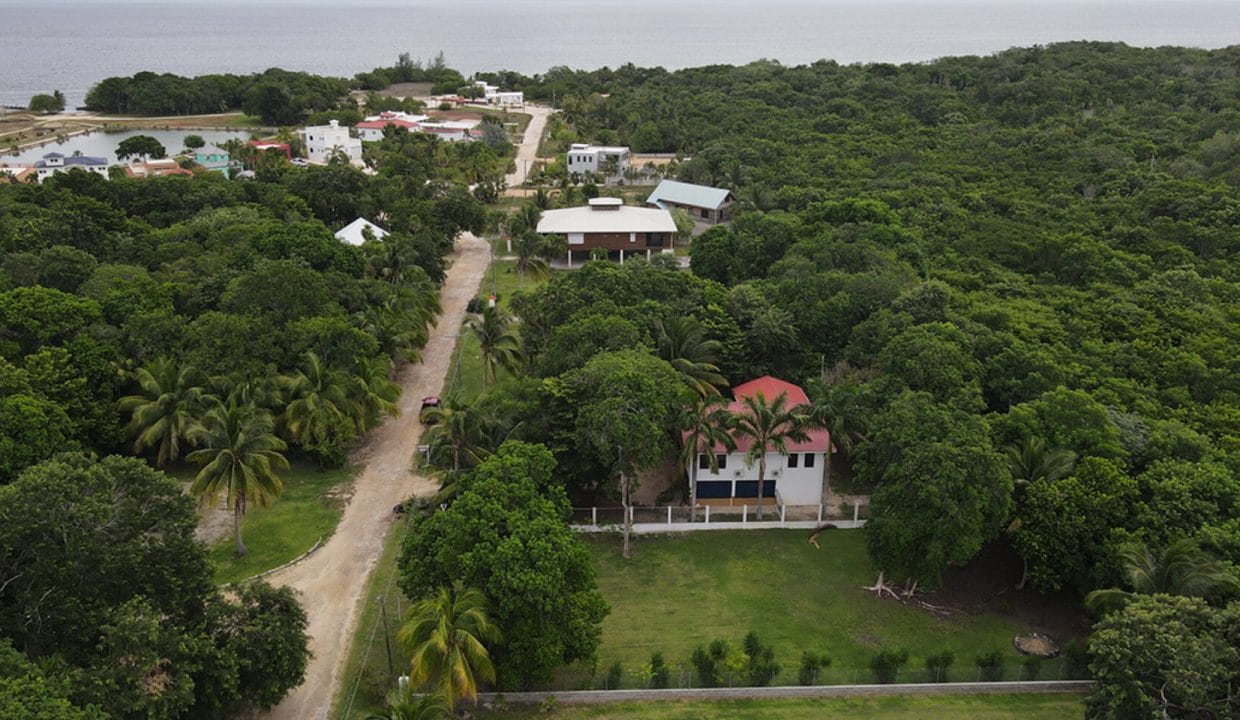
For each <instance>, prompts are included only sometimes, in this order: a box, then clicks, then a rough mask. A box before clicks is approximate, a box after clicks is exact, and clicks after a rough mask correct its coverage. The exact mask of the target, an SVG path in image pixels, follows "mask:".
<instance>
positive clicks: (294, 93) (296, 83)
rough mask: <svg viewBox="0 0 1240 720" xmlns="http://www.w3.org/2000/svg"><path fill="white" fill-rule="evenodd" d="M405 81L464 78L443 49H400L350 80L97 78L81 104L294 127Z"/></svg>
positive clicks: (444, 83) (284, 74) (448, 86)
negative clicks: (390, 60) (427, 56)
mask: <svg viewBox="0 0 1240 720" xmlns="http://www.w3.org/2000/svg"><path fill="white" fill-rule="evenodd" d="M411 82H425V83H430V84H431V85H432V91H433V92H435V93H452V92H456V90H457V89H458V88H460V87H461V86H462V85H464V84H465V79H464V78H463V77H462V76H461V74H460V72H458V71H456V70H453V69H452V68H450V67H448V66H447V65H446V64H445V62H444V58H443V53H440V54H439V55H437V56H436V57H435V58H433V59H432V60H431V61H430V62H429V63H427V64H426V65H425V66H423V64H422V61H421V60H414V59H411V58H410V57H409V54H408V53H402V54H401V55H400V57H399V58H398V60H397V62H396V64H395V65H393V66H391V67H381V68H375V69H374V70H371V71H370V72H364V73H358V74H357V76H356V77H354V78H353V79H352V80H345V79H343V78H333V77H325V76H322V75H313V74H310V73H306V72H293V71H289V70H281V69H280V68H271V69H270V70H265V71H263V72H261V73H254V74H251V75H227V74H220V75H200V76H198V77H193V78H187V77H182V76H180V75H174V74H172V73H154V72H150V71H145V72H140V73H136V74H135V75H133V76H132V77H110V78H105V79H104V80H101V81H100V82H99V83H97V84H96V85H95V86H94V87H92V88H91V89H90V92H89V93H87V95H86V108H87V109H88V110H94V111H96V112H106V113H117V114H122V115H156V116H158V115H201V114H210V113H222V112H228V111H230V110H241V111H243V112H245V113H246V114H248V115H253V116H255V117H258V118H260V119H262V121H263V122H264V123H267V124H269V125H295V124H297V123H300V122H304V121H306V119H307V118H308V117H311V116H314V115H316V114H318V115H322V114H323V113H326V112H328V111H332V110H343V109H354V110H355V109H356V108H357V103H356V102H354V101H353V100H351V99H349V98H348V97H347V96H348V94H349V91H350V90H351V89H364V90H383V89H385V88H387V87H388V86H389V85H391V84H393V83H411ZM374 109H375V108H372V110H374ZM354 122H356V120H355V121H354Z"/></svg>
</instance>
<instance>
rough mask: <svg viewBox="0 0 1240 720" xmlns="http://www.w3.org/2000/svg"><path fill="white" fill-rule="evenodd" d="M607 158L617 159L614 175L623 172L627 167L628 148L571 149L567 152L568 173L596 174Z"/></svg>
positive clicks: (589, 147)
mask: <svg viewBox="0 0 1240 720" xmlns="http://www.w3.org/2000/svg"><path fill="white" fill-rule="evenodd" d="M608 157H615V158H617V163H616V174H620V173H622V172H624V169H625V168H627V167H628V166H629V150H628V148H623V149H621V148H596V147H593V146H588V147H584V148H582V147H573V148H570V149H569V151H568V172H569V173H570V174H571V173H596V172H598V171H599V165H601V164H602V163H603V162H605V161H606V159H607V158H608Z"/></svg>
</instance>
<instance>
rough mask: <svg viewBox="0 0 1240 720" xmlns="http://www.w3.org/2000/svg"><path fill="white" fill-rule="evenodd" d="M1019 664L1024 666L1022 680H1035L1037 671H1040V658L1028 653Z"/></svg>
mask: <svg viewBox="0 0 1240 720" xmlns="http://www.w3.org/2000/svg"><path fill="white" fill-rule="evenodd" d="M1020 665H1021V667H1022V668H1024V672H1023V673H1022V675H1023V678H1022V679H1023V680H1037V679H1038V673H1040V672H1042V658H1041V656H1039V655H1030V656H1029V657H1027V658H1025V659H1024V660H1022V661H1021V663H1020Z"/></svg>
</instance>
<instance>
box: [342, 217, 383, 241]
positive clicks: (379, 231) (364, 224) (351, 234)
mask: <svg viewBox="0 0 1240 720" xmlns="http://www.w3.org/2000/svg"><path fill="white" fill-rule="evenodd" d="M365 230H370V232H371V235H373V236H374V238H375V239H376V240H382V239H383V238H385V237H387V236H388V231H387V230H384V229H383V228H381V227H379V226H378V225H376V224H374V223H372V222H371V221H369V220H367V219H366V218H358V219H356V220H354V221H353V222H351V223H349V224H348V225H345V226H344V227H342V228H340V229H339V230H337V231H336V239H337V240H339V241H341V242H346V243H348V244H350V245H361V244H362V243H364V242H366V234H365V232H364V231H365Z"/></svg>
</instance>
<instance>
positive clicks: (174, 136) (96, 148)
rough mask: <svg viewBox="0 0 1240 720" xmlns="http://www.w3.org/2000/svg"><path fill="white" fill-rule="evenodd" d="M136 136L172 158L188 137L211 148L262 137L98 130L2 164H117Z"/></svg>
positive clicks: (7, 156) (7, 157)
mask: <svg viewBox="0 0 1240 720" xmlns="http://www.w3.org/2000/svg"><path fill="white" fill-rule="evenodd" d="M134 135H150V136H151V137H153V138H155V139H156V140H158V141H159V142H160V144H162V145H163V146H164V147H165V148H166V149H167V150H168V154H169V155H174V154H176V153H179V152H180V151H181V150H183V149H184V148H185V136H186V135H200V136H201V137H202V139H204V140H206V141H207V144H208V145H219V144H221V143H224V142H227V141H229V140H249V139H251V137H257V136H260V135H262V133H261V132H255V131H251V130H123V131H119V132H107V131H104V130H97V131H95V132H92V133H89V134H86V135H75V136H73V137H71V138H68V139H67V140H65V141H63V142H57V141H55V140H51V141H49V142H48V143H46V144H44V145H40V146H36V147H30V148H26V149H25V150H23V151H21V152H19V153H17V154H16V155H13V154H11V153H7V151H5V153H4V154H0V162H8V163H14V162H16V163H32V162H34V161H36V160H40V159H42V158H43V156H44V155H46V154H47V153H52V152H57V153H60V154H61V155H72V154H73V153H75V152H81V153H82V154H83V155H93V156H96V157H103V158H107V159H108V161H109V162H113V163H114V162H117V159H116V146H117V145H119V144H120V143H121V141H122V140H125V139H126V138H131V137H133V136H134Z"/></svg>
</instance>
